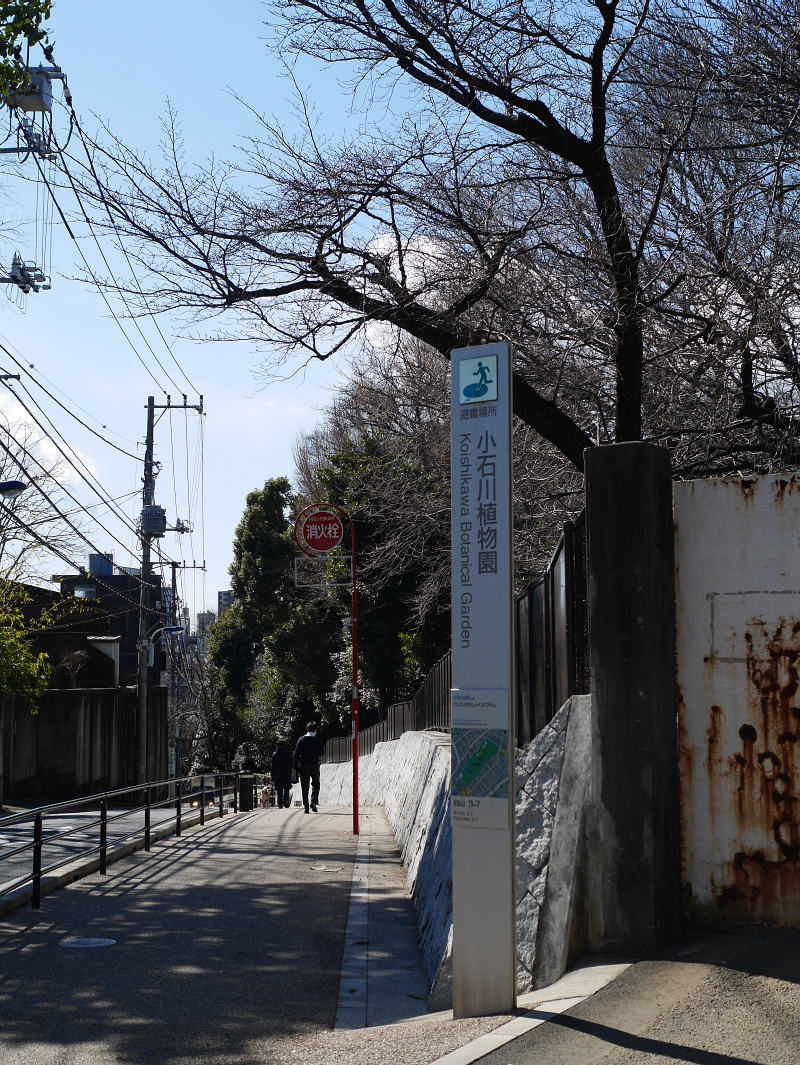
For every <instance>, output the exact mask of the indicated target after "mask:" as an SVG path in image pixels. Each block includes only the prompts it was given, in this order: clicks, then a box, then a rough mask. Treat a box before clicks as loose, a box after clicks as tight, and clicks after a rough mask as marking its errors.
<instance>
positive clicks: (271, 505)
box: [230, 477, 295, 633]
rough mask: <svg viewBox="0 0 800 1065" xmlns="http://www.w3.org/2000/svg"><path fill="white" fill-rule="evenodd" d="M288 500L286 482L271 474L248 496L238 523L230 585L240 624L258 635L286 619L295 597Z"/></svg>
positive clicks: (289, 498)
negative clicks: (240, 620)
mask: <svg viewBox="0 0 800 1065" xmlns="http://www.w3.org/2000/svg"><path fill="white" fill-rule="evenodd" d="M290 502H291V485H290V484H289V481H288V480H287V479H286V478H285V477H275V478H273V479H272V480H270V481H267V482H266V483H265V484H264V487H263V488H262V489H260V490H258V491H255V492H250V493H249V494H248V496H247V500H246V506H245V511H244V514H243V516H242V520H241V521H240V522H239V524H238V525H237V527H236V535H235V539H234V542H233V562H232V564H231V567H230V575H231V588H232V590H233V594H234V597H235V599H236V602H237V603H238V604H239V608H240V610H241V616H242V620H243V622H244V623H245V624H246V625H249V626H251V627H252V628H254V629H257V630H258V631H260V632H262V633H263V632H268V631H270V630H271V629H273V628H274V627H275V626H276V625H280V624H281V623H282V622H284V621H285V620H286V617H287V615H288V610H289V604H290V602H291V599H292V598H293V595H294V582H293V579H292V576H291V566H292V559H293V557H294V553H295V552H294V545H293V543H292V529H291V525H290V524H289V521H288V519H287V517H286V514H287V511H288V508H289V505H290Z"/></svg>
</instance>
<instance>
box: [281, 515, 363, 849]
mask: <svg viewBox="0 0 800 1065" xmlns="http://www.w3.org/2000/svg"><path fill="white" fill-rule="evenodd" d="M324 509H328V510H334V511H336V513H337V514H338V515H339V516H340V518H346V519H347V524H348V525H349V526H350V577H351V604H352V606H351V619H350V633H351V638H352V641H353V674H352V678H351V679H352V682H353V688H352V698H351V703H350V722H351V730H352V731H351V736H352V744H353V756H352V762H353V835H355V836H357V835H358V588H357V586H356V531H355V528H354V527H353V520H352V518H351V517H350V515H349V514H348V513H347V511H346V510H342V508H341V507H338V506H337V505H336V504H335V503H312V504H310V505H309V506H307V507H305V508H304V509H303V510H301V511H300V513H299V514H298V516H297V518H296V519H295V524H294V538H295V543H296V544H297V546H298V547H299V548H300V550H301V551H302V552H303V554H305V555H308V556H309V557H312V558H313V557H314V555H315V554H316V555H319V554H323V553H324V552H325V551H327V550H330V548H325V549H323V550H322V551H314V550H309V548H308V545H307V544H306V543H305V541H304V537H303V535H302V532H298V522H299V521H300V519H301V518H302V516H303V515H304V514H306V513H307V512H308V511H312V510H324ZM342 528H343V529H344V523H342ZM337 546H338V545H337Z"/></svg>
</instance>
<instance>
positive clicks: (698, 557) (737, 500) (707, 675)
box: [674, 475, 800, 925]
mask: <svg viewBox="0 0 800 1065" xmlns="http://www.w3.org/2000/svg"><path fill="white" fill-rule="evenodd" d="M674 514H675V530H676V552H675V555H676V577H677V581H676V587H677V604H676V605H677V627H678V631H677V644H678V700H679V726H680V773H681V822H682V823H681V832H682V846H683V877H684V901H685V904H686V906H687V909H689V911H690V912H691V913H693V915H694V916H696V917H698V918H701V919H702V918H705V919H719V918H724V919H725V918H729V919H739V920H755V921H766V922H768V923H773V924H782V925H800V749H798V743H799V734H800V700H799V699H798V692H797V689H798V669H800V478H798V477H796V476H795V477H793V476H789V475H784V476H763V477H757V478H741V477H729V478H721V479H715V480H706V481H685V482H679V483H676V484H675V486H674Z"/></svg>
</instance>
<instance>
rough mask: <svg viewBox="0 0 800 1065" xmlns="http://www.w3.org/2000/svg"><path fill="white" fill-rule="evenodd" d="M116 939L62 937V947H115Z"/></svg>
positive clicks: (60, 944)
mask: <svg viewBox="0 0 800 1065" xmlns="http://www.w3.org/2000/svg"><path fill="white" fill-rule="evenodd" d="M116 942H117V941H116V939H62V940H61V942H60V943H59V944H58V945H59V946H60V947H113V946H114V944H115V943H116Z"/></svg>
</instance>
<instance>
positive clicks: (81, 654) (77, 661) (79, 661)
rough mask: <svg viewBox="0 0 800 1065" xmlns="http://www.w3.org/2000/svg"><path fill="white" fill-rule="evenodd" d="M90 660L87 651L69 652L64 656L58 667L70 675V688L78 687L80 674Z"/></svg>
mask: <svg viewBox="0 0 800 1065" xmlns="http://www.w3.org/2000/svg"><path fill="white" fill-rule="evenodd" d="M88 658H89V655H88V653H87V652H86V651H67V653H66V654H65V655H62V657H61V661H60V662H59V663H58V667H59V669H63V670H66V672H67V673H68V674H69V686H70V688H77V687H78V674H79V673H80V671H81V669H82V668H83V667H84V665H85V664H86V661H87V659H88Z"/></svg>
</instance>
